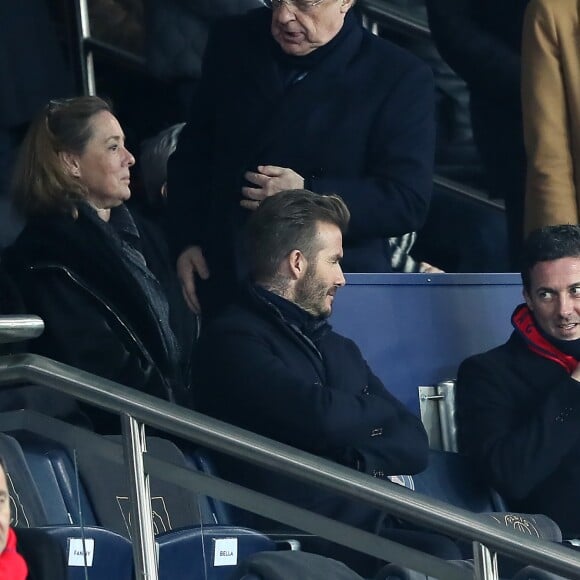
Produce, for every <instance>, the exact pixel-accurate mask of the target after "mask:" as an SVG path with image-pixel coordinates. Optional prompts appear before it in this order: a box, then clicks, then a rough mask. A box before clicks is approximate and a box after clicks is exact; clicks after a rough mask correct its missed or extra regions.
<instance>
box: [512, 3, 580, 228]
mask: <svg viewBox="0 0 580 580" xmlns="http://www.w3.org/2000/svg"><path fill="white" fill-rule="evenodd" d="M579 34H580V24H579V23H578V2H577V0H532V1H531V2H530V5H529V6H528V9H527V12H526V18H525V22H524V38H523V45H522V51H523V54H522V102H523V113H524V131H525V139H526V151H527V154H528V174H527V184H526V207H525V226H526V231H527V232H530V231H532V230H534V229H535V228H538V227H542V226H546V225H555V224H566V223H571V224H577V223H578V222H579V218H580V51H579V50H578V35H579Z"/></svg>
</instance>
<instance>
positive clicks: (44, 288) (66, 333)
mask: <svg viewBox="0 0 580 580" xmlns="http://www.w3.org/2000/svg"><path fill="white" fill-rule="evenodd" d="M113 211H114V210H113ZM133 217H134V219H135V223H136V225H137V228H138V230H139V234H140V243H141V250H142V253H143V256H144V257H145V260H146V262H147V265H148V267H149V269H150V270H151V271H152V272H153V274H154V275H155V277H156V278H157V280H158V282H159V283H160V284H161V286H162V289H163V291H164V292H165V295H166V297H167V300H168V303H169V306H170V322H171V326H172V328H173V331H174V333H175V334H176V337H177V339H178V343H179V345H180V346H181V349H180V351H181V358H180V360H176V359H175V357H172V356H170V354H169V352H168V350H167V348H166V346H165V343H164V341H163V339H162V335H161V331H160V327H159V323H158V321H157V319H156V317H155V313H154V311H153V310H152V308H151V305H150V301H149V299H148V296H147V295H146V294H145V292H144V291H142V289H141V287H140V286H139V285H138V284H137V283H136V282H135V280H134V278H133V276H132V275H131V272H130V271H129V269H128V268H127V266H126V265H125V263H124V261H123V260H122V259H121V256H120V255H119V254H118V252H117V247H116V246H115V245H113V244H112V243H111V239H110V236H109V235H108V234H107V233H106V232H104V231H103V230H102V229H101V228H98V227H96V225H95V224H94V223H93V222H92V221H91V220H89V219H87V217H86V216H85V215H84V213H83V212H80V213H79V217H78V219H76V220H75V219H73V218H72V216H68V215H57V216H52V217H48V216H46V217H40V218H35V219H32V220H31V221H30V223H29V224H28V225H27V227H26V228H25V230H24V231H23V232H22V234H21V235H20V237H19V238H18V239H17V240H16V242H15V243H14V245H13V246H11V247H10V248H9V249H7V250H6V252H5V254H4V256H3V264H4V266H5V268H6V269H7V271H8V272H9V273H10V274H11V276H12V277H13V279H14V280H15V282H16V283H17V286H18V289H19V291H20V293H21V294H22V297H23V299H24V303H25V306H26V308H27V310H28V312H30V313H33V314H38V315H39V316H41V317H42V318H43V320H44V322H45V331H44V333H43V334H42V335H41V336H40V337H39V338H38V339H36V340H34V341H31V343H30V347H29V348H30V350H31V351H32V352H36V353H38V354H43V355H45V356H48V357H51V358H54V359H56V360H59V361H61V362H64V363H67V364H70V365H72V366H75V367H78V368H81V369H83V370H86V371H89V372H92V373H95V374H97V375H100V376H102V377H105V378H108V379H112V380H114V381H118V382H119V383H122V384H124V385H128V386H130V387H134V388H136V389H139V390H140V391H143V392H146V393H148V394H151V395H155V396H159V397H162V398H164V399H169V400H176V401H177V402H180V401H183V400H184V398H185V397H186V396H187V389H188V380H187V378H186V377H187V375H188V372H189V371H188V367H189V359H190V352H191V348H192V344H193V340H194V336H195V325H194V320H193V316H192V315H191V313H189V312H188V310H187V308H186V307H185V304H184V302H183V299H182V297H181V293H180V290H179V286H178V283H177V281H176V279H175V277H174V272H173V270H172V268H171V266H170V263H169V260H168V256H167V250H166V249H164V242H163V239H162V238H161V237H160V236H159V235H158V233H157V232H156V231H155V230H154V228H153V226H152V225H151V224H148V223H147V222H146V221H144V220H143V219H139V218H138V217H137V216H135V215H134V216H133Z"/></svg>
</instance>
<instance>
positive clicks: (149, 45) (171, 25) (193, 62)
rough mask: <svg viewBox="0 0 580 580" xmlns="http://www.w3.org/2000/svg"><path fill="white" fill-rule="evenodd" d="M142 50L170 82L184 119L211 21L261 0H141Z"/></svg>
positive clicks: (158, 73) (160, 75)
mask: <svg viewBox="0 0 580 580" xmlns="http://www.w3.org/2000/svg"><path fill="white" fill-rule="evenodd" d="M143 5H144V14H145V34H146V40H145V53H146V59H147V65H148V67H149V68H150V70H151V72H152V73H153V74H154V75H155V76H156V77H158V78H159V79H161V80H163V81H168V82H169V83H170V87H171V90H172V91H174V93H175V94H174V97H175V98H176V104H177V108H178V112H179V115H178V116H177V119H176V120H178V121H185V120H186V118H187V116H188V111H189V106H190V105H191V99H192V98H193V91H194V89H195V87H196V85H197V82H198V81H199V78H200V77H201V61H202V57H203V54H204V52H205V46H206V44H207V39H208V35H209V29H210V27H211V25H212V24H213V23H214V22H215V21H216V20H217V19H218V18H220V17H224V16H229V15H233V14H242V13H244V12H246V11H248V10H250V9H251V8H257V7H258V6H262V5H263V3H262V1H261V0H143Z"/></svg>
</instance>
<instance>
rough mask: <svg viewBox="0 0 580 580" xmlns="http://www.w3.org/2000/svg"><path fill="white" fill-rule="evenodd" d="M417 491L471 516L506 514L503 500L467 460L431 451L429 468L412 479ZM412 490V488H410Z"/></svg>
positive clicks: (453, 454) (456, 455) (447, 453)
mask: <svg viewBox="0 0 580 580" xmlns="http://www.w3.org/2000/svg"><path fill="white" fill-rule="evenodd" d="M412 482H413V486H414V487H413V488H412V489H414V490H415V491H418V492H420V493H423V494H425V495H428V496H429V497H433V498H436V499H439V500H441V501H444V502H447V503H450V504H451V505H454V506H456V507H460V508H463V509H466V510H469V511H471V512H476V513H482V512H504V511H506V506H505V502H504V501H503V499H502V497H501V496H500V495H499V494H498V493H497V492H496V491H494V490H493V489H491V488H490V487H489V486H488V485H487V484H486V483H485V482H483V480H482V479H481V478H480V477H478V474H477V472H476V470H474V469H473V466H472V464H471V462H470V460H469V458H468V457H466V456H464V455H461V454H459V453H450V452H447V451H435V450H430V451H429V465H428V466H427V469H425V471H423V472H421V473H418V474H417V475H414V476H413V477H412ZM407 487H409V486H407Z"/></svg>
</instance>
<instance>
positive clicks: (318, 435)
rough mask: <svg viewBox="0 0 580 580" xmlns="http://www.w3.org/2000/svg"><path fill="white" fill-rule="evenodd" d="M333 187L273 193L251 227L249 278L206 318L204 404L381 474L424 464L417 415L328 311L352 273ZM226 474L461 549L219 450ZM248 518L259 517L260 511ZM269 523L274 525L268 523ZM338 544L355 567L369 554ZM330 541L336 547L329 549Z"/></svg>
mask: <svg viewBox="0 0 580 580" xmlns="http://www.w3.org/2000/svg"><path fill="white" fill-rule="evenodd" d="M349 217H350V215H349V211H348V209H347V207H346V205H345V204H344V202H343V201H342V200H341V199H340V198H339V197H337V196H324V195H318V194H315V193H312V192H310V191H306V190H290V191H283V192H280V193H278V194H277V195H276V196H272V197H268V198H266V199H265V200H264V201H262V202H261V204H260V207H259V208H258V209H257V210H256V212H255V213H254V214H253V215H252V216H251V218H250V219H249V221H248V224H247V229H246V234H247V235H246V238H247V254H248V258H249V264H250V272H251V283H250V284H249V285H248V287H247V288H246V290H245V293H244V295H243V297H242V298H241V300H240V302H239V303H238V304H236V305H232V306H230V307H229V308H228V309H227V310H226V311H225V312H224V313H223V314H221V315H220V316H218V317H217V318H216V319H214V320H213V321H212V323H210V325H209V328H208V329H207V331H206V332H205V333H204V335H203V338H202V340H201V343H200V348H199V372H200V383H199V387H198V389H197V391H196V392H197V394H198V399H197V401H196V403H197V408H198V409H200V410H201V411H203V412H206V413H208V414H210V415H213V416H214V417H217V418H219V419H221V420H223V421H226V422H228V423H233V424H234V425H237V426H239V427H243V428H245V429H248V430H250V431H253V432H255V433H258V434H260V435H264V436H266V437H269V438H271V439H275V440H277V441H280V442H282V443H285V444H287V445H292V446H294V447H297V448H299V449H302V450H304V451H307V452H309V453H313V454H315V455H319V456H321V457H324V458H326V459H330V460H333V461H336V462H337V463H340V464H342V465H345V466H348V467H352V468H353V469H356V470H358V471H361V472H363V473H367V474H370V475H373V476H374V477H377V478H380V479H384V480H385V485H391V484H390V482H389V481H388V477H389V476H390V475H396V474H414V473H417V472H419V471H422V470H423V469H424V468H425V467H426V465H427V450H428V442H427V436H426V434H425V431H424V429H423V426H422V424H421V422H420V420H419V419H418V418H417V417H416V416H415V415H413V414H412V413H410V412H409V411H408V410H407V409H406V408H405V407H404V406H403V404H402V403H400V402H399V401H397V400H396V399H395V398H394V397H393V396H392V395H390V394H389V393H388V392H387V390H386V389H385V387H384V386H383V384H382V383H381V381H380V380H379V379H378V378H377V377H376V376H375V375H374V374H373V373H372V371H371V370H370V369H369V367H368V365H367V363H366V361H365V360H364V359H363V357H362V355H361V353H360V351H359V349H358V347H357V346H356V345H355V344H354V343H353V342H352V341H351V340H349V339H347V338H345V337H343V336H340V335H339V334H336V333H335V332H333V331H332V329H331V327H330V325H329V324H328V322H327V321H326V319H327V317H328V316H329V315H330V313H331V310H332V304H333V301H334V296H335V294H336V292H337V291H338V290H339V289H340V288H341V287H342V286H344V284H345V279H344V276H343V273H342V269H341V265H340V262H341V259H342V255H343V250H342V236H343V234H344V232H345V231H346V228H347V225H348V221H349ZM218 465H219V467H220V469H221V474H222V475H223V476H225V477H226V479H233V480H234V481H237V482H238V483H242V484H245V485H248V486H249V487H253V488H255V489H258V490H260V491H263V492H264V493H267V494H269V495H273V496H275V497H279V498H281V499H283V500H285V501H288V502H291V503H294V504H295V505H298V506H300V507H303V508H306V509H308V510H310V511H313V512H317V513H319V514H323V515H325V516H328V517H332V518H334V519H337V520H340V521H342V522H345V523H349V524H351V525H355V526H358V527H361V528H363V529H366V530H369V531H372V532H374V533H378V534H381V535H383V536H388V537H390V538H392V539H395V540H398V541H402V542H404V543H408V544H412V545H414V546H416V547H420V548H421V549H424V550H427V551H432V552H434V553H437V554H438V555H441V556H443V557H448V558H454V557H458V556H457V554H458V553H455V545H454V544H453V543H452V542H451V541H448V540H447V539H445V538H440V537H438V536H433V535H429V534H424V533H421V532H410V531H407V530H404V531H402V530H393V528H392V524H393V522H392V521H390V519H389V516H388V515H387V514H385V513H383V512H381V511H380V510H377V509H374V508H371V507H368V506H365V505H364V504H359V503H356V502H354V501H349V500H347V499H346V498H344V497H342V496H339V495H335V494H332V493H330V492H327V491H322V490H320V489H318V488H313V487H311V486H307V485H306V484H302V483H299V482H295V481H290V480H288V478H284V477H282V476H280V475H277V474H274V473H269V472H268V473H264V472H263V471H262V470H261V469H258V468H257V467H255V466H253V465H244V464H242V463H239V462H237V461H234V460H232V459H228V460H226V459H225V458H218ZM245 523H246V524H248V525H251V526H252V527H260V524H257V523H256V520H255V519H254V520H253V519H251V518H250V519H248V520H247V521H246V522H245ZM269 531H271V530H269ZM316 549H317V550H318V551H322V552H324V553H325V554H327V555H331V556H335V557H337V558H339V559H341V560H343V561H346V562H347V563H348V564H350V565H351V566H352V567H354V568H356V569H357V571H358V572H359V573H360V574H363V575H367V574H371V573H373V570H372V568H373V564H374V562H369V561H368V560H369V558H366V560H367V561H365V558H364V557H360V558H355V557H354V555H353V556H352V557H350V556H349V557H347V556H345V553H346V550H344V549H341V550H340V552H338V555H337V554H335V553H333V552H332V550H330V548H329V547H328V546H319V545H317V546H316ZM329 550H330V551H329Z"/></svg>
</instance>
